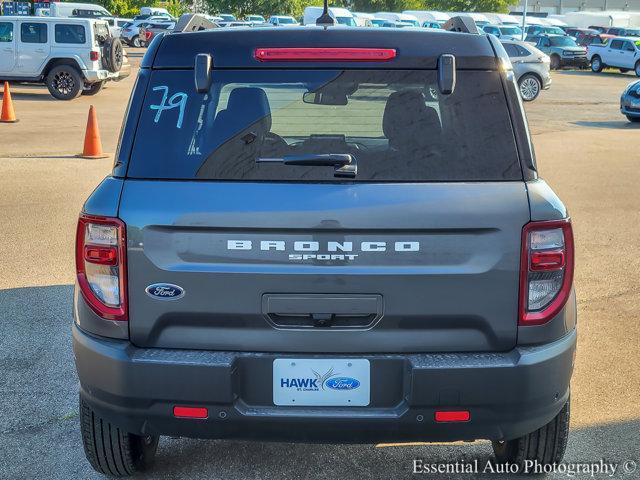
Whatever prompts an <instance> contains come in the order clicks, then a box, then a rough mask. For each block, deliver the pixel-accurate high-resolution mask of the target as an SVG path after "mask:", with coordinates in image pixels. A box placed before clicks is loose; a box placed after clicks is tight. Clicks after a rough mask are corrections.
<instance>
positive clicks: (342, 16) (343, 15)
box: [302, 7, 357, 27]
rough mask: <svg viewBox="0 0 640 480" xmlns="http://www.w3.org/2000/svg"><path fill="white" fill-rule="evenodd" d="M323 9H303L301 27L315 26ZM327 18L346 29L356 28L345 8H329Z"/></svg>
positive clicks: (353, 20) (353, 19)
mask: <svg viewBox="0 0 640 480" xmlns="http://www.w3.org/2000/svg"><path fill="white" fill-rule="evenodd" d="M323 11H324V8H323V7H306V8H305V9H304V15H303V17H302V24H303V25H315V24H316V20H318V18H320V16H321V15H322V12H323ZM328 12H329V16H330V17H331V18H333V21H334V22H335V23H336V24H339V25H345V26H347V27H356V26H357V23H356V19H355V17H354V16H353V15H352V14H351V12H350V11H349V10H347V9H346V8H337V7H329V9H328Z"/></svg>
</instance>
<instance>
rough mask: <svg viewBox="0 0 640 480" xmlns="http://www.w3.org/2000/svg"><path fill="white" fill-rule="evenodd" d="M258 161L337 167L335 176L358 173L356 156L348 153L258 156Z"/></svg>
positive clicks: (348, 176)
mask: <svg viewBox="0 0 640 480" xmlns="http://www.w3.org/2000/svg"><path fill="white" fill-rule="evenodd" d="M256 163H282V164H283V165H298V166H309V167H335V170H334V172H333V176H334V177H343V178H355V176H356V174H357V173H358V164H357V163H356V157H354V156H353V155H350V154H348V153H312V154H308V155H284V156H283V157H281V158H256Z"/></svg>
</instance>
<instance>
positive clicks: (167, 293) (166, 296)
mask: <svg viewBox="0 0 640 480" xmlns="http://www.w3.org/2000/svg"><path fill="white" fill-rule="evenodd" d="M144 291H145V292H147V295H149V296H150V297H151V298H155V299H156V300H178V299H179V298H182V297H184V288H182V287H179V286H178V285H173V284H171V283H154V284H153V285H149V286H148V287H147V288H145V289H144Z"/></svg>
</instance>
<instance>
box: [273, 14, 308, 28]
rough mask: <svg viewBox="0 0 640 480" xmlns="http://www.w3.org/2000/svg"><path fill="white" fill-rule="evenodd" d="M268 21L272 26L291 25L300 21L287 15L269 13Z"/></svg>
mask: <svg viewBox="0 0 640 480" xmlns="http://www.w3.org/2000/svg"><path fill="white" fill-rule="evenodd" d="M268 23H270V24H271V25H273V26H274V27H293V26H296V25H300V23H299V22H298V21H297V20H296V19H295V18H293V17H290V16H288V15H271V16H270V17H269V20H268Z"/></svg>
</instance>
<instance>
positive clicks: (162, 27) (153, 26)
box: [140, 22, 176, 45]
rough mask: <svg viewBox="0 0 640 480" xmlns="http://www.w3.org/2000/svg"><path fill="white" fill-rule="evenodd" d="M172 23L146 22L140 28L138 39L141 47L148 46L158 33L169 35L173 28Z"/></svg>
mask: <svg viewBox="0 0 640 480" xmlns="http://www.w3.org/2000/svg"><path fill="white" fill-rule="evenodd" d="M175 26H176V24H175V23H173V22H157V23H154V22H147V23H144V24H143V25H141V26H140V38H142V39H143V45H149V44H150V43H151V41H152V40H153V38H154V37H155V36H156V35H157V34H159V33H169V32H171V31H172V30H173V29H174V28H175Z"/></svg>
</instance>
